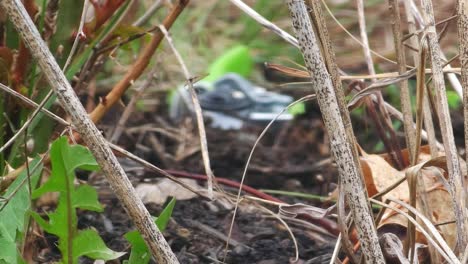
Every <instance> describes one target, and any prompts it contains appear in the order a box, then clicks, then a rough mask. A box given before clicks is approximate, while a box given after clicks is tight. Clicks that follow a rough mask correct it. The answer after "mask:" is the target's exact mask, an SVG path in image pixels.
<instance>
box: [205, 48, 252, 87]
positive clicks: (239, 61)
mask: <svg viewBox="0 0 468 264" xmlns="http://www.w3.org/2000/svg"><path fill="white" fill-rule="evenodd" d="M253 66H254V61H253V59H252V57H251V56H250V53H249V48H248V47H247V46H244V45H238V46H234V47H233V48H231V49H230V50H228V51H227V52H226V53H224V54H223V55H221V57H219V58H218V59H216V60H215V61H214V62H213V63H212V64H211V65H210V68H209V69H208V76H207V77H205V78H204V79H203V80H202V81H205V82H209V83H212V82H214V81H216V80H218V79H219V78H221V77H222V76H223V75H225V74H226V73H237V74H239V75H241V76H242V77H244V78H247V77H248V76H249V75H250V74H251V73H252V70H253Z"/></svg>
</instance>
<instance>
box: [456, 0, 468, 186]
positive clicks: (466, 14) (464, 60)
mask: <svg viewBox="0 0 468 264" xmlns="http://www.w3.org/2000/svg"><path fill="white" fill-rule="evenodd" d="M467 40H468V1H467V0H459V1H458V42H459V44H458V45H459V46H458V47H459V54H460V64H461V68H462V71H461V81H462V87H463V102H464V103H463V114H464V116H465V122H464V123H465V151H467V150H468V69H467V66H468V43H467ZM466 162H467V165H468V155H467V160H466ZM467 167H468V166H467ZM465 187H466V183H465Z"/></svg>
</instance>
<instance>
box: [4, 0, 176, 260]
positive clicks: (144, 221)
mask: <svg viewBox="0 0 468 264" xmlns="http://www.w3.org/2000/svg"><path fill="white" fill-rule="evenodd" d="M0 6H1V8H2V9H3V11H4V12H5V13H6V14H8V17H9V19H10V20H11V21H12V24H13V25H14V26H15V28H16V30H17V32H18V33H19V35H21V37H22V39H23V41H24V42H25V43H26V45H27V46H28V47H29V49H30V50H31V54H32V55H33V56H34V57H35V59H36V60H37V61H38V63H39V66H40V68H41V69H42V72H43V73H44V75H45V77H46V78H47V81H48V83H49V85H50V86H51V87H52V88H53V89H54V91H55V92H56V93H57V96H58V98H59V101H60V103H61V104H62V106H63V107H64V109H65V110H66V111H67V113H68V114H69V115H70V117H71V120H72V123H73V124H74V125H75V126H76V128H77V130H78V132H80V134H81V136H82V137H83V139H84V141H85V142H86V143H87V145H88V146H89V148H90V150H91V152H92V153H93V155H94V156H95V158H96V161H97V162H98V164H99V165H100V167H101V169H102V170H103V172H104V174H105V175H106V177H107V179H108V182H109V184H110V185H111V186H112V188H113V190H114V191H115V193H116V196H117V197H118V198H119V199H120V200H121V202H122V203H123V206H124V208H125V209H126V210H127V212H128V214H129V215H130V217H131V219H132V220H133V221H134V223H135V225H136V227H137V229H138V230H139V231H140V233H141V234H142V236H143V238H144V239H145V242H146V243H147V245H148V247H149V249H150V252H151V253H152V254H153V255H154V256H155V257H156V259H157V260H158V262H159V263H178V261H177V258H176V257H175V255H174V253H173V252H172V251H171V248H170V247H169V245H168V244H167V242H166V240H165V239H164V236H163V235H162V234H161V232H160V231H159V230H158V228H157V226H156V225H155V223H154V221H153V219H152V217H151V215H150V214H149V212H148V211H147V210H146V208H145V206H144V205H143V203H142V201H141V199H139V198H138V195H137V194H136V192H135V189H134V188H133V186H132V184H131V182H130V180H129V179H128V178H127V175H126V174H125V171H124V170H123V168H122V166H121V165H120V164H119V162H118V161H117V159H116V157H115V155H114V154H113V153H112V150H111V148H110V147H109V145H108V144H107V143H106V141H105V139H104V137H103V136H102V134H101V132H100V131H99V130H98V129H97V128H96V126H95V125H94V123H93V122H92V121H91V120H90V118H89V117H88V115H87V113H86V111H85V109H84V108H83V106H82V105H81V103H80V101H79V99H78V97H77V96H76V94H75V92H74V91H73V88H72V87H71V86H70V84H69V83H68V80H67V78H66V77H65V75H64V74H63V72H62V71H61V69H60V67H59V66H58V64H57V62H56V61H55V59H54V57H53V56H52V54H51V53H50V51H49V49H48V48H47V46H46V45H45V43H44V41H43V40H42V38H41V36H40V34H39V32H38V31H37V29H36V27H35V25H34V23H33V22H32V21H31V19H30V18H29V16H28V14H27V12H26V10H25V9H24V6H23V4H22V3H21V1H19V0H2V1H1V2H0Z"/></svg>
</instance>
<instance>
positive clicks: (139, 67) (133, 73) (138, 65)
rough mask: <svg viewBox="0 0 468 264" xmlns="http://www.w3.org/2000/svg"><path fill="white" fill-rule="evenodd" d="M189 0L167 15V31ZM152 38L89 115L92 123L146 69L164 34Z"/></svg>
mask: <svg viewBox="0 0 468 264" xmlns="http://www.w3.org/2000/svg"><path fill="white" fill-rule="evenodd" d="M188 2H189V0H179V1H178V3H177V4H176V5H175V6H174V8H173V9H172V10H171V12H170V13H169V15H168V16H167V17H166V18H165V19H164V21H163V25H164V27H165V28H167V29H169V28H171V26H172V25H173V24H174V22H175V21H176V19H177V18H178V17H179V15H180V14H181V13H182V11H183V10H184V9H185V7H186V6H187V4H188ZM153 34H154V35H153V37H152V38H151V41H150V42H149V43H148V45H147V46H146V47H145V49H144V50H143V52H141V53H140V55H139V57H138V59H137V61H136V62H135V63H134V64H133V65H132V67H131V68H130V70H129V71H128V72H127V73H126V74H125V76H124V77H123V78H122V80H120V81H119V82H118V83H117V84H116V85H115V86H114V87H113V88H112V91H111V92H109V93H108V94H107V95H106V97H105V98H103V100H102V102H101V103H99V105H98V106H97V107H96V109H94V111H93V112H92V113H91V114H90V118H91V120H92V121H93V122H94V123H97V122H99V121H100V120H101V119H102V117H103V116H104V114H105V113H106V112H107V111H109V109H110V108H111V107H112V106H113V105H114V104H115V103H116V102H118V101H119V100H120V98H121V97H122V95H123V94H124V93H125V91H126V90H127V89H128V88H129V87H130V86H131V85H132V83H133V82H134V81H135V80H136V79H138V78H139V77H140V75H141V74H142V73H143V71H144V70H145V69H146V67H147V66H148V64H149V63H150V60H151V58H152V57H153V54H154V53H155V52H156V49H157V48H158V47H159V44H160V43H161V41H162V39H163V37H164V34H162V32H161V30H157V31H155V32H154V33H153Z"/></svg>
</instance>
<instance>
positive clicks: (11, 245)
mask: <svg viewBox="0 0 468 264" xmlns="http://www.w3.org/2000/svg"><path fill="white" fill-rule="evenodd" d="M39 161H40V158H39V157H38V158H35V159H34V160H33V161H32V162H31V163H30V164H29V167H30V168H34V167H35V166H36V165H37V166H38V167H37V169H36V170H35V171H34V172H33V173H32V175H30V180H31V185H32V186H35V185H36V184H37V181H38V179H39V175H40V174H41V172H42V164H39V165H38V163H39ZM26 177H27V170H23V172H22V173H21V174H20V175H19V176H18V177H17V178H16V180H15V181H13V183H12V184H11V185H10V186H9V187H8V190H7V191H6V193H5V195H4V196H5V197H9V196H10V195H11V194H12V193H13V192H15V191H16V189H18V190H17V191H16V193H15V194H14V196H12V198H11V199H10V201H9V203H8V204H7V205H6V206H5V208H3V210H2V211H0V261H2V260H3V261H5V262H6V263H18V262H17V261H18V259H19V258H20V255H19V252H18V250H17V244H21V241H18V240H20V238H21V237H22V235H21V234H23V233H24V228H25V223H26V221H28V214H27V213H28V210H29V208H30V207H31V204H30V198H29V191H28V184H27V182H26V181H24V180H25V178H26ZM23 181H24V182H23ZM0 204H1V203H0Z"/></svg>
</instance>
